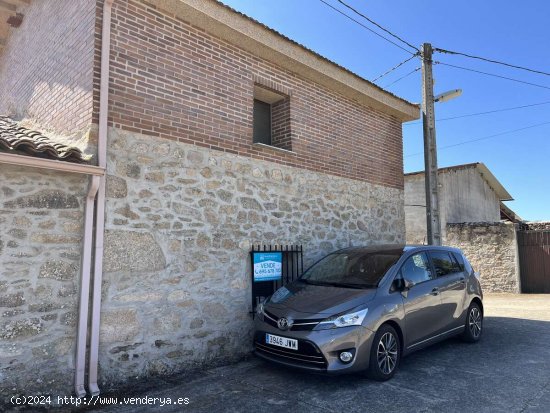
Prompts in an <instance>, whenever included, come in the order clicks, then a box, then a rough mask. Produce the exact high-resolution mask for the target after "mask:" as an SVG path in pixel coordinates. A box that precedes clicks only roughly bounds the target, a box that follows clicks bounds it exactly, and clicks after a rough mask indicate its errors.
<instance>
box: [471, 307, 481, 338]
mask: <svg viewBox="0 0 550 413" xmlns="http://www.w3.org/2000/svg"><path fill="white" fill-rule="evenodd" d="M481 323H482V317H481V312H480V311H479V308H477V307H472V308H471V309H470V313H469V315H468V328H469V329H470V334H471V335H472V337H473V338H475V339H477V338H479V336H480V335H481Z"/></svg>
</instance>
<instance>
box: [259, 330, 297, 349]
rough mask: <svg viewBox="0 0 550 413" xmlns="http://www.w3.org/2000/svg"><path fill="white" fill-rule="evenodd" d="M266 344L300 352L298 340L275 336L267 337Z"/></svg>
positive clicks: (268, 335) (269, 335)
mask: <svg viewBox="0 0 550 413" xmlns="http://www.w3.org/2000/svg"><path fill="white" fill-rule="evenodd" d="M265 342H266V343H267V344H272V345H274V346H279V347H284V348H289V349H291V350H298V340H294V339H293V338H286V337H280V336H274V335H273V334H266V335H265Z"/></svg>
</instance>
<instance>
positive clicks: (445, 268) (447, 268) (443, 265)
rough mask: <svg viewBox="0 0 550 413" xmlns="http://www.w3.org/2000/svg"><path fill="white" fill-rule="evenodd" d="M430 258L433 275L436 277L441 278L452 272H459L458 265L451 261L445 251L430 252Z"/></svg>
mask: <svg viewBox="0 0 550 413" xmlns="http://www.w3.org/2000/svg"><path fill="white" fill-rule="evenodd" d="M430 257H431V258H432V262H433V264H434V267H435V273H436V274H437V276H438V277H442V276H444V275H447V274H451V273H454V272H460V267H459V266H458V264H457V263H456V262H455V261H454V260H453V259H451V256H450V255H449V253H448V252H446V251H431V252H430Z"/></svg>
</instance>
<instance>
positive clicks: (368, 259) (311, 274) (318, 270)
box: [300, 251, 401, 288]
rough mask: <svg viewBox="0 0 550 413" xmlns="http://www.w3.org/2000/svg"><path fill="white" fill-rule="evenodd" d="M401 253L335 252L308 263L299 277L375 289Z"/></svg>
mask: <svg viewBox="0 0 550 413" xmlns="http://www.w3.org/2000/svg"><path fill="white" fill-rule="evenodd" d="M400 256H401V254H400V253H396V251H387V252H384V251H379V252H370V253H368V252H364V251H351V252H336V253H333V254H330V255H327V256H326V257H325V258H323V259H322V260H321V261H319V262H317V263H316V264H314V265H313V266H311V267H310V268H309V269H308V270H307V271H306V272H305V273H304V274H303V275H302V277H301V278H300V280H301V281H302V282H305V283H307V284H315V285H332V286H336V287H348V288H374V287H377V286H378V283H379V282H380V280H381V279H382V277H383V276H384V274H386V272H387V271H388V270H389V269H390V267H391V266H392V265H393V264H395V263H396V262H397V260H399V257H400Z"/></svg>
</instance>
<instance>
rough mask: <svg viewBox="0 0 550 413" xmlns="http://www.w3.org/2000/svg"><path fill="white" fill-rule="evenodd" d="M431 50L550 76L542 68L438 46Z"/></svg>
mask: <svg viewBox="0 0 550 413" xmlns="http://www.w3.org/2000/svg"><path fill="white" fill-rule="evenodd" d="M433 50H434V52H441V53H446V54H453V55H459V56H465V57H469V58H471V59H478V60H483V61H485V62H490V63H496V64H497V65H503V66H508V67H513V68H514V69H520V70H525V71H527V72H532V73H538V74H541V75H546V76H550V73H548V72H543V71H542V70H535V69H530V68H528V67H524V66H517V65H513V64H510V63H506V62H500V61H498V60H493V59H487V58H485V57H480V56H474V55H471V54H467V53H461V52H453V51H452V50H445V49H440V48H438V47H435V48H434V49H433Z"/></svg>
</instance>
